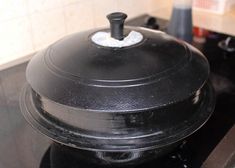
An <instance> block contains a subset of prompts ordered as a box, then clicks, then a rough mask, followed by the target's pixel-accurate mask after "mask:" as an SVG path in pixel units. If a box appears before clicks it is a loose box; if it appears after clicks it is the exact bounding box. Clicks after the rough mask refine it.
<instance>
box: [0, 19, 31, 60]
mask: <svg viewBox="0 0 235 168" xmlns="http://www.w3.org/2000/svg"><path fill="white" fill-rule="evenodd" d="M0 46H1V51H0V52H1V55H0V62H1V61H3V60H5V62H7V61H8V60H12V59H13V60H14V59H16V58H18V57H20V56H23V55H27V54H29V53H32V52H33V46H32V38H31V29H30V22H29V19H28V18H27V17H23V18H18V19H12V20H10V21H6V22H1V26H0Z"/></svg>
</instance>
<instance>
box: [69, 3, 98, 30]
mask: <svg viewBox="0 0 235 168" xmlns="http://www.w3.org/2000/svg"><path fill="white" fill-rule="evenodd" d="M65 21H66V28H67V34H70V33H74V32H77V31H82V30H87V29H91V28H94V20H93V11H92V2H91V1H84V2H79V3H75V4H72V5H68V6H66V7H65Z"/></svg>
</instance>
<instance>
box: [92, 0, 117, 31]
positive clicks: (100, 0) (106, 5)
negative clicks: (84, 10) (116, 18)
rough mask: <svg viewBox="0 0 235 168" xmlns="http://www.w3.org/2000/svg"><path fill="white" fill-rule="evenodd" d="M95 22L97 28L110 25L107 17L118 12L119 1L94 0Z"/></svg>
mask: <svg viewBox="0 0 235 168" xmlns="http://www.w3.org/2000/svg"><path fill="white" fill-rule="evenodd" d="M93 8H94V21H95V26H96V27H102V26H107V25H109V22H108V20H107V19H106V15H107V14H109V13H112V12H117V11H118V10H117V0H94V6H93Z"/></svg>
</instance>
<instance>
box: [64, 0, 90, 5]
mask: <svg viewBox="0 0 235 168" xmlns="http://www.w3.org/2000/svg"><path fill="white" fill-rule="evenodd" d="M81 1H84V0H62V3H63V5H64V6H65V5H71V4H74V3H77V2H81ZM87 1H91V0H87Z"/></svg>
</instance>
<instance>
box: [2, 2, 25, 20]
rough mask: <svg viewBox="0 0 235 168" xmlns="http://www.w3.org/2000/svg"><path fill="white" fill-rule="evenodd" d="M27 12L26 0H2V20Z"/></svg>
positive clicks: (17, 16)
mask: <svg viewBox="0 0 235 168" xmlns="http://www.w3.org/2000/svg"><path fill="white" fill-rule="evenodd" d="M26 14H27V3H26V0H0V21H2V20H9V19H13V18H19V17H22V16H25V15H26Z"/></svg>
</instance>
